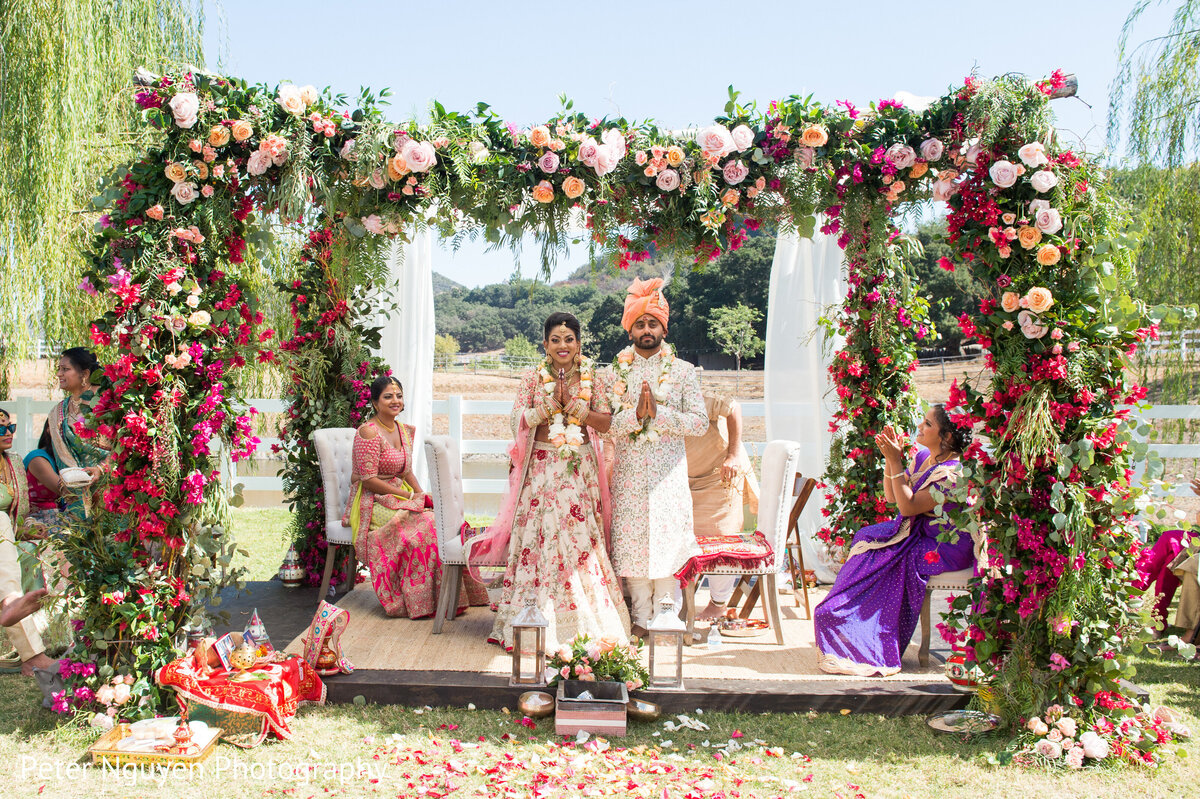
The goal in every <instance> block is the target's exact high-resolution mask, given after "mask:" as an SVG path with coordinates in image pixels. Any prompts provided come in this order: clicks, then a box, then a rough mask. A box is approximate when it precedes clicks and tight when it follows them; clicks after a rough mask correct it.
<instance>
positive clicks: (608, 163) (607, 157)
mask: <svg viewBox="0 0 1200 799" xmlns="http://www.w3.org/2000/svg"><path fill="white" fill-rule="evenodd" d="M620 158H621V156H620V155H619V154H618V153H617V152H616V151H615V150H613V148H612V147H611V146H609V145H607V144H601V145H600V146H598V147H597V148H596V165H595V167H594V168H595V170H596V176H597V177H601V178H602V177H604V176H605V175H607V174H608V173H609V172H612V171H613V169H614V168H615V167H616V166H617V161H619V160H620Z"/></svg>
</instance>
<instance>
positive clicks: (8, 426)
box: [0, 422, 17, 436]
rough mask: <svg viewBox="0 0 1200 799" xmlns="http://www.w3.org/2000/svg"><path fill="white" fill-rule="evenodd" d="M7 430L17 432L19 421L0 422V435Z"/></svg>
mask: <svg viewBox="0 0 1200 799" xmlns="http://www.w3.org/2000/svg"><path fill="white" fill-rule="evenodd" d="M6 432H8V433H15V432H17V423H16V422H13V423H12V424H0V436H2V435H4V434H5V433H6Z"/></svg>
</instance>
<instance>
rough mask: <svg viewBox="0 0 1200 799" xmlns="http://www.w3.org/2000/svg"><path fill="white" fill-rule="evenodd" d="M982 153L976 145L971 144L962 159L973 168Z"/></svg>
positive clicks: (980, 148) (981, 149)
mask: <svg viewBox="0 0 1200 799" xmlns="http://www.w3.org/2000/svg"><path fill="white" fill-rule="evenodd" d="M982 152H983V148H982V147H980V146H979V145H978V144H972V145H971V146H970V147H968V148H967V153H966V155H964V156H963V158H965V159H966V161H967V163H968V164H970V165H971V166H974V165H975V162H976V161H978V160H979V154H980V153H982Z"/></svg>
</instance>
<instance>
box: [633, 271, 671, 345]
mask: <svg viewBox="0 0 1200 799" xmlns="http://www.w3.org/2000/svg"><path fill="white" fill-rule="evenodd" d="M662 284H663V282H662V278H660V277H656V278H654V279H653V280H642V279H641V278H634V279H633V285H632V286H630V287H629V293H628V294H627V295H626V296H625V313H623V314H622V315H621V327H623V328H625V331H626V332H628V331H630V330H632V329H633V323H634V322H636V321H637V320H638V319H640V318H641V317H643V316H645V315H646V314H650V315H651V316H653V317H654V318H655V319H657V320H658V321H660V322H662V326H663V327H666V326H667V317H668V316H670V314H671V306H669V305H667V298H666V297H664V296H663V293H662Z"/></svg>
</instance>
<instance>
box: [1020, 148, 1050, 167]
mask: <svg viewBox="0 0 1200 799" xmlns="http://www.w3.org/2000/svg"><path fill="white" fill-rule="evenodd" d="M1017 156H1018V157H1019V158H1020V159H1021V163H1023V164H1025V166H1027V167H1030V168H1031V169H1032V168H1035V167H1039V166H1045V165H1046V164H1048V163H1050V159H1048V158H1046V148H1045V146H1043V144H1042V143H1041V142H1040V141H1031V142H1029V144H1026V145H1024V146H1022V147H1021V149H1019V150H1017Z"/></svg>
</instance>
